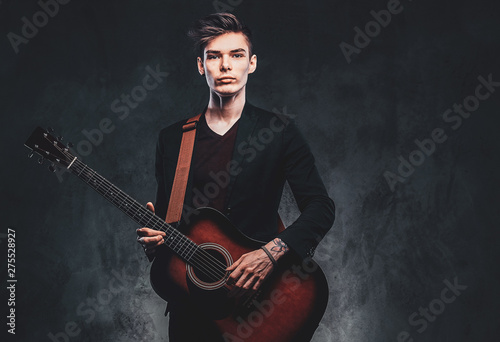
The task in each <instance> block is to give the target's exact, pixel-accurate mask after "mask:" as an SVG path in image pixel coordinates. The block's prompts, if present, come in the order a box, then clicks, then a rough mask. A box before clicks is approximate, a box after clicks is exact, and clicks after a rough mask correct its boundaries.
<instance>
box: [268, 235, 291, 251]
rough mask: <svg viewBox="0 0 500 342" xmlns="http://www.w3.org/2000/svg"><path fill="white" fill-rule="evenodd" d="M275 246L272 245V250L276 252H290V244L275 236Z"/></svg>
mask: <svg viewBox="0 0 500 342" xmlns="http://www.w3.org/2000/svg"><path fill="white" fill-rule="evenodd" d="M271 242H272V243H273V246H272V247H271V251H273V252H276V253H286V252H288V249H289V248H288V246H287V245H286V243H284V242H283V241H282V240H281V239H280V238H275V239H274V240H273V241H271Z"/></svg>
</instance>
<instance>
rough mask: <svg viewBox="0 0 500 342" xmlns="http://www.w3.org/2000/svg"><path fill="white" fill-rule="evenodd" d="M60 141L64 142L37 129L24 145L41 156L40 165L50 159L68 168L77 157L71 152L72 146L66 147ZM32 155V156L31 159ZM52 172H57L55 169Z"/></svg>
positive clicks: (45, 131) (47, 132)
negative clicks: (70, 147)
mask: <svg viewBox="0 0 500 342" xmlns="http://www.w3.org/2000/svg"><path fill="white" fill-rule="evenodd" d="M60 140H62V137H59V138H56V137H54V136H52V135H51V134H50V133H49V131H47V130H45V129H43V128H41V127H37V128H35V130H34V131H33V133H31V135H30V137H29V138H28V140H26V142H25V143H24V145H25V146H26V147H28V148H29V149H31V150H32V152H36V153H37V154H39V155H40V156H41V158H40V159H39V160H38V162H39V163H40V164H42V163H43V160H44V159H48V160H50V161H52V162H53V163H56V164H59V165H61V166H63V167H68V166H69V165H70V164H71V163H72V162H73V161H74V159H75V158H76V156H74V155H73V154H72V153H71V152H70V151H69V146H70V145H68V146H65V145H64V144H63V143H62V142H61V141H60ZM32 154H33V153H31V154H30V157H31V156H32ZM49 169H50V168H49ZM51 171H55V169H54V168H53V167H52V169H51Z"/></svg>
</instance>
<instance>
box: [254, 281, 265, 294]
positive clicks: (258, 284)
mask: <svg viewBox="0 0 500 342" xmlns="http://www.w3.org/2000/svg"><path fill="white" fill-rule="evenodd" d="M265 279H266V278H259V279H257V281H256V282H255V284H253V286H252V291H253V292H255V291H257V290H258V289H259V287H260V285H262V283H263V282H264V280H265Z"/></svg>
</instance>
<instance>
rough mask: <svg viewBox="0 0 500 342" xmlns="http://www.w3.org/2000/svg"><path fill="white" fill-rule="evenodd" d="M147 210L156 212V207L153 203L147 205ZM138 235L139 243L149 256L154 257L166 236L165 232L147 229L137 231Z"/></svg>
mask: <svg viewBox="0 0 500 342" xmlns="http://www.w3.org/2000/svg"><path fill="white" fill-rule="evenodd" d="M146 208H148V209H149V210H151V211H152V212H153V213H154V212H155V207H154V206H153V203H151V202H148V203H147V204H146ZM137 235H138V236H137V242H138V243H140V244H141V245H142V247H143V248H144V251H145V252H146V254H147V255H152V254H153V253H154V252H155V251H156V247H158V246H161V245H162V244H163V237H164V236H166V234H165V232H162V231H160V230H155V229H151V228H147V227H143V228H139V229H137Z"/></svg>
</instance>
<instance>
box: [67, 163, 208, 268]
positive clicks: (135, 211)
mask: <svg viewBox="0 0 500 342" xmlns="http://www.w3.org/2000/svg"><path fill="white" fill-rule="evenodd" d="M69 170H70V171H71V173H73V174H74V175H76V176H77V177H78V178H80V179H81V180H82V181H84V182H85V183H86V184H88V185H89V186H90V187H91V188H92V189H94V190H95V191H96V192H97V193H98V194H100V195H102V196H103V197H104V198H106V199H107V200H108V201H109V202H111V203H112V204H113V205H114V206H115V207H117V208H118V209H120V210H121V211H122V212H124V213H125V214H126V215H127V216H129V217H130V218H131V219H132V220H134V221H135V222H136V223H137V224H138V225H139V226H141V227H149V228H151V229H156V230H160V231H163V232H165V233H166V236H165V238H164V240H165V245H167V247H169V248H170V249H171V250H172V251H173V252H174V253H176V254H177V255H178V256H179V257H181V258H182V259H184V260H186V261H189V260H190V258H191V257H192V256H193V254H194V253H195V252H196V251H197V250H198V248H199V247H198V245H196V244H195V243H194V242H193V241H191V240H190V239H188V238H187V237H186V236H185V235H183V234H182V233H181V232H179V231H178V230H177V229H175V228H174V227H172V226H171V225H170V224H168V223H166V222H164V221H163V220H162V219H161V218H160V217H158V216H156V215H155V214H154V213H153V212H151V211H149V210H148V209H146V208H145V207H144V206H143V205H141V204H140V203H139V202H137V201H136V200H135V199H133V198H132V197H130V196H129V195H127V194H126V193H125V192H123V191H122V190H120V189H119V188H118V187H117V186H116V185H114V184H112V183H111V182H110V181H108V180H107V179H106V178H104V177H103V176H101V175H100V174H99V173H97V172H96V171H94V170H92V169H91V168H90V167H88V166H87V165H85V164H84V163H83V162H81V161H80V160H79V159H77V158H75V159H74V161H73V162H72V163H71V164H70V166H69Z"/></svg>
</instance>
